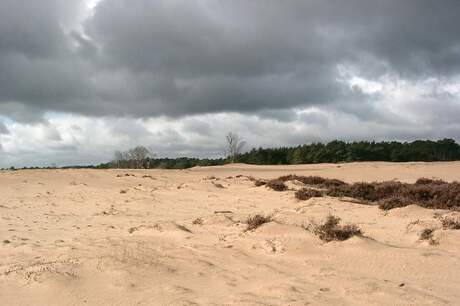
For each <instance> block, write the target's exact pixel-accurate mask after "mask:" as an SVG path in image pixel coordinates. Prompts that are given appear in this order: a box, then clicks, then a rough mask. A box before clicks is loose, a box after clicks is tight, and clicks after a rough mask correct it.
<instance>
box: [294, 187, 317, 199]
mask: <svg viewBox="0 0 460 306" xmlns="http://www.w3.org/2000/svg"><path fill="white" fill-rule="evenodd" d="M322 196H323V192H322V191H320V190H316V189H310V188H302V189H300V190H297V191H296V193H295V197H296V198H297V199H299V200H302V201H305V200H308V199H310V198H314V197H322Z"/></svg>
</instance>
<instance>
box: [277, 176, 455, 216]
mask: <svg viewBox="0 0 460 306" xmlns="http://www.w3.org/2000/svg"><path fill="white" fill-rule="evenodd" d="M289 180H297V181H300V182H303V183H304V184H305V185H306V186H313V187H315V188H322V190H323V191H319V190H315V189H311V188H304V189H301V190H299V191H297V192H296V194H295V196H296V198H298V199H300V200H307V199H309V198H311V197H313V196H322V195H323V193H324V194H326V195H328V196H331V197H349V198H354V199H357V200H360V201H361V202H362V203H363V204H365V203H367V204H370V205H379V207H380V208H381V209H383V210H389V209H393V208H397V207H404V206H407V205H411V204H416V205H419V206H422V207H425V208H433V209H460V183H459V182H453V183H448V182H445V181H442V180H437V179H428V178H421V179H418V180H417V181H416V182H415V183H414V184H408V183H401V182H397V181H387V182H373V183H365V182H358V183H353V184H347V183H345V182H342V181H340V180H334V179H326V178H322V177H318V176H297V175H285V176H281V177H279V178H278V179H276V180H272V181H273V182H278V183H279V182H286V181H289ZM283 190H286V189H279V191H283Z"/></svg>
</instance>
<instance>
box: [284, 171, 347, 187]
mask: <svg viewBox="0 0 460 306" xmlns="http://www.w3.org/2000/svg"><path fill="white" fill-rule="evenodd" d="M278 179H279V180H280V181H283V182H287V181H294V180H297V181H299V182H302V183H303V184H305V185H312V186H322V187H332V186H342V185H345V184H346V183H345V182H343V181H341V180H337V179H327V178H323V177H320V176H302V175H295V174H290V175H285V176H280V177H279V178H278Z"/></svg>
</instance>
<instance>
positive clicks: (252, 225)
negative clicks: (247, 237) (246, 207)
mask: <svg viewBox="0 0 460 306" xmlns="http://www.w3.org/2000/svg"><path fill="white" fill-rule="evenodd" d="M271 221H272V218H271V217H270V216H263V215H254V216H249V218H248V220H247V221H246V223H247V224H248V226H247V228H246V231H252V230H255V229H256V228H258V227H259V226H261V225H262V224H265V223H268V222H271Z"/></svg>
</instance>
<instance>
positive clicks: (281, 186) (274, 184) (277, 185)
mask: <svg viewBox="0 0 460 306" xmlns="http://www.w3.org/2000/svg"><path fill="white" fill-rule="evenodd" d="M266 186H267V187H269V188H271V189H273V190H275V191H285V190H287V189H288V188H287V186H286V184H285V183H284V182H283V181H281V180H270V181H268V182H267V184H266Z"/></svg>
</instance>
